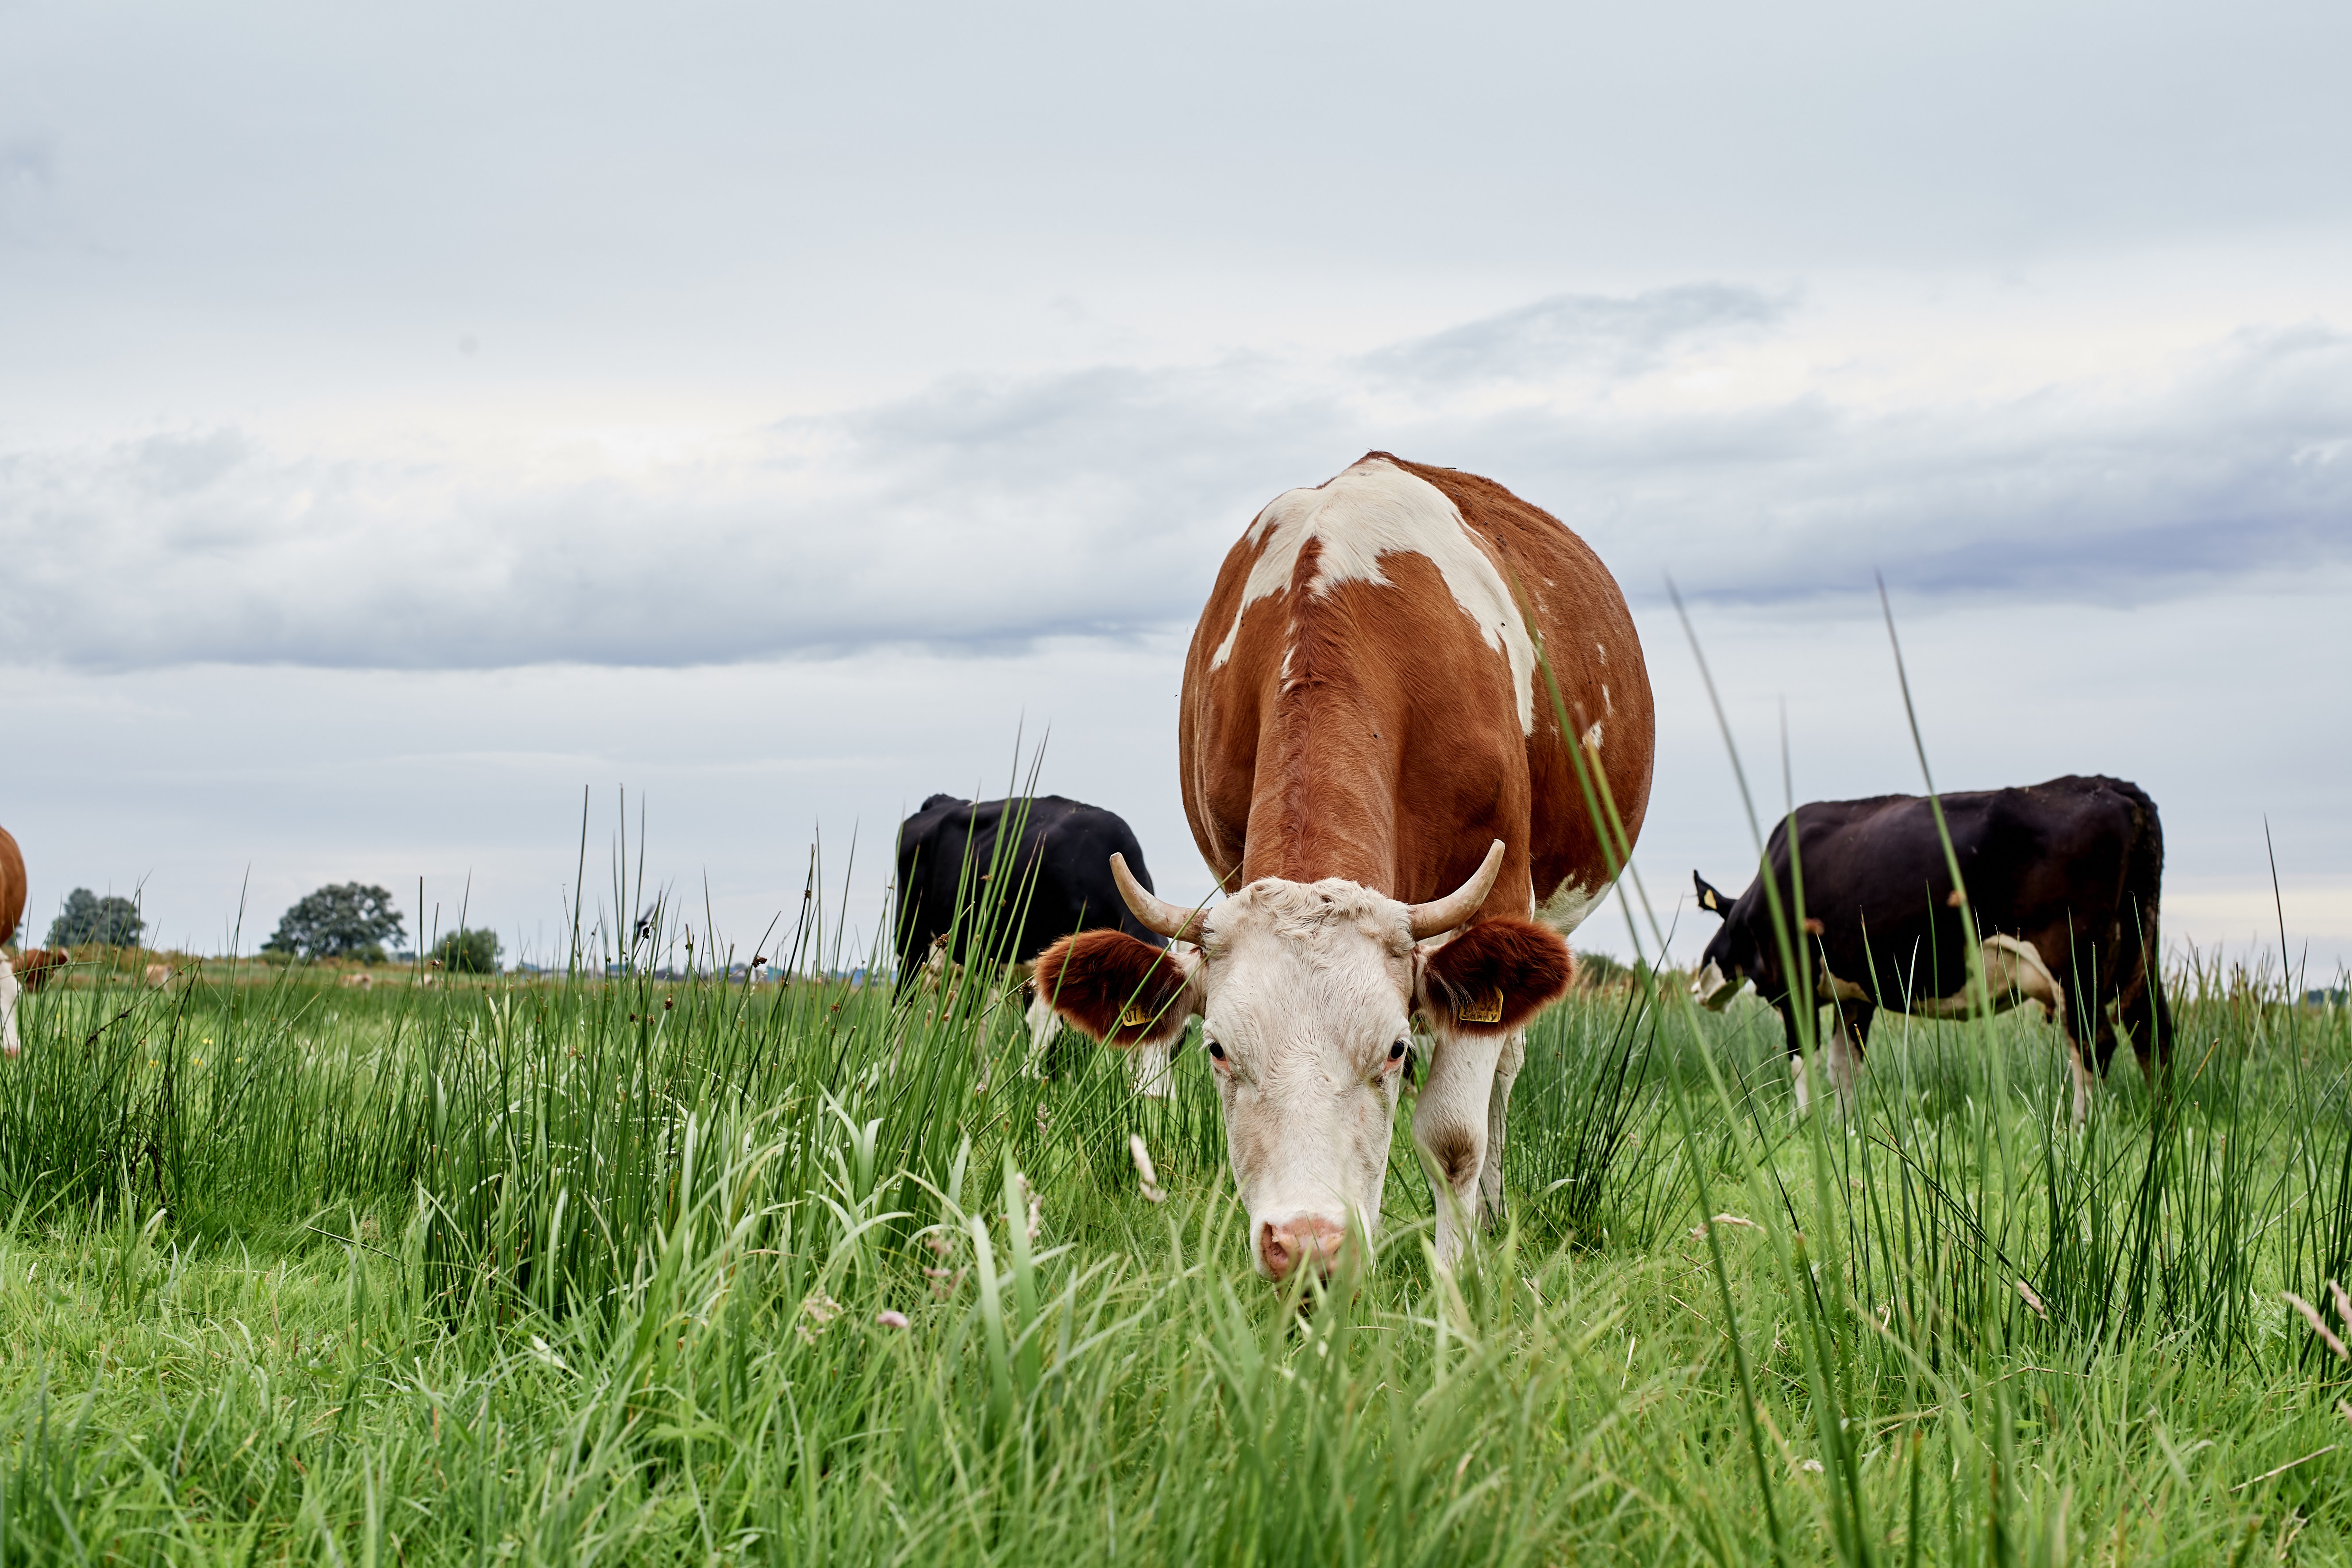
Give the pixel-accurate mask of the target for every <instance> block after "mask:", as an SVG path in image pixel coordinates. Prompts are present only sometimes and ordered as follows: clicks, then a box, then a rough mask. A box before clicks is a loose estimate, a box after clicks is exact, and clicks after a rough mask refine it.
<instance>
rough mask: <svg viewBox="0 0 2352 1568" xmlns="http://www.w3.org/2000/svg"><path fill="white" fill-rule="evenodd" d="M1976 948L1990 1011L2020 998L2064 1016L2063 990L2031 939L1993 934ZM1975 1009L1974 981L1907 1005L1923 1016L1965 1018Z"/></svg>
mask: <svg viewBox="0 0 2352 1568" xmlns="http://www.w3.org/2000/svg"><path fill="white" fill-rule="evenodd" d="M1978 951H1979V952H1980V953H1982V954H1983V957H1984V976H1985V989H1986V990H1987V991H1988V992H1990V994H1991V1000H1992V1010H1993V1011H1994V1012H1996V1013H2005V1012H2007V1011H2008V1010H2009V1009H2010V1008H2011V1007H2014V1006H2016V1005H2018V1004H2019V1003H2021V1002H2039V1003H2041V1004H2042V1005H2043V1006H2044V1007H2047V1008H2049V1009H2050V1016H2052V1017H2053V1018H2056V1019H2059V1020H2060V1021H2061V1022H2063V1020H2064V1016H2065V1014H2064V1009H2065V1006H2066V994H2065V993H2064V992H2063V991H2062V990H2061V989H2059V985H2058V977H2057V976H2056V975H2054V974H2053V973H2050V966H2049V965H2048V964H2046V963H2042V954H2041V952H2040V951H2039V950H2038V949H2036V948H2035V947H2034V945H2033V944H2032V942H2020V941H2019V940H2018V939H2017V938H2015V937H2013V936H2008V935H2002V934H1995V935H1992V936H1989V937H1987V938H1985V939H1984V942H1983V943H1982V945H1981V946H1980V947H1979V949H1978ZM1976 1010H1977V992H1976V987H1975V986H1974V985H1963V986H1961V987H1960V988H1959V989H1958V991H1955V992H1953V993H1952V994H1950V995H1949V996H1937V997H1933V998H1930V999H1927V1000H1923V1001H1920V1002H1916V1003H1915V1004H1913V1005H1912V1007H1911V1011H1912V1012H1914V1013H1916V1014H1918V1015H1919V1016H1921V1017H1923V1018H1965V1017H1967V1016H1969V1015H1970V1014H1972V1013H1974V1012H1975V1011H1976Z"/></svg>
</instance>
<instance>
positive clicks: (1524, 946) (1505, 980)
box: [1419, 920, 1576, 1035]
mask: <svg viewBox="0 0 2352 1568" xmlns="http://www.w3.org/2000/svg"><path fill="white" fill-rule="evenodd" d="M1575 978H1576V960H1575V958H1574V957H1572V956H1571V955H1570V952H1569V951H1568V939H1567V938H1565V937H1563V936H1561V935H1560V934H1559V932H1558V931H1554V930H1552V929H1551V928H1550V927H1549V926H1539V925H1538V924H1536V923H1535V922H1534V921H1518V920H1491V921H1479V922H1478V923H1477V924H1475V925H1474V926H1472V927H1470V928H1469V929H1468V930H1467V931H1463V932H1462V933H1461V934H1460V935H1459V936H1456V937H1455V938H1454V940H1453V941H1451V942H1447V943H1446V944H1445V945H1444V947H1441V948H1439V949H1437V950H1436V951H1435V952H1431V953H1429V954H1428V955H1427V956H1426V957H1425V958H1423V960H1422V961H1421V983H1420V986H1419V991H1420V997H1421V1006H1422V1010H1423V1012H1424V1013H1426V1014H1428V1015H1429V1016H1430V1018H1431V1021H1432V1022H1433V1023H1435V1024H1436V1025H1438V1026H1439V1027H1441V1028H1444V1029H1445V1030H1447V1031H1448V1032H1450V1033H1454V1034H1463V1035H1501V1034H1507V1033H1509V1032H1510V1031H1511V1030H1513V1029H1517V1028H1519V1027H1521V1026H1524V1025H1525V1024H1526V1023H1527V1021H1528V1019H1530V1018H1532V1017H1534V1016H1536V1015H1537V1014H1538V1013H1540V1012H1542V1011H1543V1010H1544V1009H1545V1008H1546V1007H1548V1006H1549V1005H1551V1004H1552V1003H1554V1002H1557V1001H1559V999H1560V997H1561V996H1563V995H1564V994H1567V991H1568V987H1569V983H1570V981H1572V980H1574V979H1575Z"/></svg>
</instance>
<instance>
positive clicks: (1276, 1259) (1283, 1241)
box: [1258, 1215, 1348, 1279]
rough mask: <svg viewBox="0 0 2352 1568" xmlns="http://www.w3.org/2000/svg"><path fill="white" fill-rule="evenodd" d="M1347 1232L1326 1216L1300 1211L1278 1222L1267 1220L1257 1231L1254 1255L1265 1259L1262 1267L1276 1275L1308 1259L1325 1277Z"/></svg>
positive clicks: (1280, 1274) (1284, 1274) (1275, 1276)
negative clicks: (1303, 1213)
mask: <svg viewBox="0 0 2352 1568" xmlns="http://www.w3.org/2000/svg"><path fill="white" fill-rule="evenodd" d="M1347 1236H1348V1233H1347V1231H1346V1230H1345V1229H1344V1228H1343V1227H1341V1226H1336V1225H1333V1224H1332V1223H1331V1222H1330V1221H1329V1220H1327V1219H1315V1218H1310V1217H1307V1216H1305V1215H1302V1216H1300V1217H1299V1218H1297V1219H1294V1220H1287V1221H1285V1222H1284V1223H1282V1224H1280V1225H1276V1224H1275V1223H1273V1222H1272V1221H1268V1222H1267V1223H1266V1225H1265V1228H1264V1229H1263V1230H1261V1231H1260V1232H1259V1233H1258V1256H1259V1257H1260V1258H1263V1259H1264V1260H1265V1271H1266V1272H1267V1273H1268V1274H1271V1275H1272V1276H1274V1278H1276V1279H1283V1278H1285V1277H1286V1276H1287V1275H1288V1274H1289V1272H1290V1271H1291V1270H1292V1269H1293V1268H1297V1267H1298V1266H1299V1265H1300V1264H1302V1263H1307V1262H1309V1261H1311V1262H1312V1263H1313V1264H1314V1266H1315V1270H1316V1272H1317V1273H1318V1274H1320V1275H1323V1276H1324V1277H1326V1278H1328V1277H1329V1275H1330V1273H1331V1269H1332V1268H1333V1266H1334V1265H1335V1264H1337V1263H1338V1262H1339V1249H1340V1247H1341V1246H1342V1245H1343V1244H1344V1243H1345V1242H1346V1240H1347Z"/></svg>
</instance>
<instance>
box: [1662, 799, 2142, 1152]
mask: <svg viewBox="0 0 2352 1568" xmlns="http://www.w3.org/2000/svg"><path fill="white" fill-rule="evenodd" d="M1942 801H1943V807H1944V821H1945V824H1946V826H1947V827H1948V831H1949V833H1950V835H1951V842H1952V850H1953V852H1954V854H1955V855H1956V856H1957V857H1958V861H1959V868H1960V881H1961V886H1962V887H1963V888H1965V889H1966V897H1965V899H1964V898H1963V896H1962V894H1961V891H1960V890H1959V889H1956V888H1955V887H1954V886H1953V884H1952V872H1951V866H1950V862H1949V861H1948V860H1947V858H1945V853H1944V845H1943V840H1942V839H1941V837H1938V835H1937V831H1936V819H1935V815H1934V812H1933V811H1932V809H1931V808H1930V806H1929V805H1928V803H1927V801H1926V800H1925V799H1923V798H1921V797H1919V796H1917V795H1880V796H1878V797H1877V798H1875V799H1873V800H1830V801H1815V802H1813V803H1811V805H1801V806H1799V807H1798V808H1797V812H1796V824H1797V844H1798V849H1799V854H1798V858H1797V860H1798V863H1797V868H1796V869H1797V871H1798V873H1799V874H1800V876H1799V878H1791V876H1790V865H1789V825H1788V824H1787V823H1786V822H1783V823H1781V824H1780V826H1778V827H1775V828H1774V829H1773V830H1772V837H1771V841H1770V843H1769V845H1768V846H1767V847H1766V849H1765V859H1766V863H1767V864H1768V865H1769V866H1770V868H1771V869H1772V879H1773V883H1774V885H1775V886H1776V887H1777V889H1779V893H1780V908H1781V910H1782V918H1783V919H1784V920H1788V921H1795V920H1797V919H1798V918H1800V917H1799V913H1798V907H1797V898H1796V893H1797V887H1796V884H1797V881H1798V880H1800V879H1801V881H1802V883H1803V888H1804V907H1803V910H1802V917H1801V918H1802V920H1803V927H1802V930H1801V931H1793V932H1791V935H1792V936H1793V937H1794V938H1795V939H1796V944H1799V945H1801V950H1802V951H1803V952H1805V953H1806V954H1807V955H1808V958H1809V959H1810V961H1811V965H1812V969H1813V974H1812V995H1813V998H1814V1001H1815V1003H1816V1005H1820V1004H1830V1005H1834V1007H1835V1008H1836V1016H1835V1019H1834V1020H1833V1024H1832V1030H1831V1035H1830V1038H1829V1040H1828V1042H1827V1043H1826V1045H1825V1046H1824V1047H1823V1049H1822V1058H1823V1060H1824V1065H1825V1066H1826V1067H1827V1068H1828V1071H1829V1076H1830V1081H1831V1083H1832V1085H1833V1086H1834V1087H1835V1088H1836V1089H1837V1090H1838V1093H1839V1095H1840V1096H1841V1098H1851V1096H1852V1093H1853V1072H1854V1064H1855V1059H1856V1058H1859V1057H1860V1055H1861V1053H1862V1051H1863V1048H1864V1045H1865V1044H1866V1043H1867V1041H1868V1039H1869V1035H1870V1021H1871V1018H1872V1016H1873V1015H1874V1013H1875V1012H1876V1011H1877V1010H1878V1009H1879V1008H1881V1007H1887V1008H1892V1009H1894V1010H1895V1011H1897V1012H1903V1013H1912V1014H1917V1015H1919V1016H1926V1017H1944V1018H1948V1017H1958V1016H1966V1015H1967V1014H1969V1013H1970V1012H1971V1011H1973V1010H1974V1008H1975V1006H1976V1004H1977V997H1976V995H1975V994H1974V993H1973V990H1972V988H1971V984H1970V981H1969V965H1968V956H1967V942H1968V935H1967V927H1966V925H1965V924H1964V923H1963V921H1962V919H1961V913H1962V906H1963V904H1965V905H1966V908H1967V910H1968V913H1969V915H1971V916H1972V917H1973V918H1974V923H1975V928H1976V933H1977V937H1978V941H1979V948H1980V951H1981V952H1982V954H1983V963H1984V973H1985V980H1986V984H1987V989H1988V991H1989V992H1990V999H1991V1001H1992V1004H1993V1006H1994V1007H1995V1009H1996V1010H1998V1009H2000V1008H2004V1007H2009V1006H2012V1005H2015V1004H2016V1003H2018V1002H2020V1001H2024V1000H2031V1001H2036V1002H2040V1003H2042V1005H2044V1006H2046V1007H2048V1008H2049V1009H2050V1012H2051V1014H2052V1016H2053V1017H2054V1018H2055V1019H2056V1020H2057V1022H2058V1025H2059V1026H2060V1027H2061V1028H2063V1030H2064V1031H2065V1034H2066V1044H2067V1049H2068V1053H2069V1057H2070V1058H2071V1062H2072V1066H2073V1069H2074V1119H2075V1120H2076V1121H2082V1120H2083V1119H2084V1117H2086V1116H2087V1115H2088V1114H2089V1113H2090V1105H2091V1067H2090V1066H2089V1065H2086V1064H2085V1062H2084V1051H2083V1047H2084V1040H2085V1037H2086V1036H2087V1037H2089V1040H2090V1043H2091V1045H2092V1047H2093V1060H2094V1063H2095V1066H2096V1067H2097V1068H2099V1069H2100V1070H2101V1071H2104V1070H2105V1068H2106V1065H2107V1062H2108V1059H2109V1058H2112V1057H2113V1056H2114V1054H2115V1049H2116V1024H2117V1023H2118V1022H2120V1023H2121V1025H2122V1026H2123V1027H2124V1028H2125V1029H2126V1030H2127V1031H2128V1032H2129V1033H2130V1036H2131V1042H2132V1048H2133V1050H2134V1051H2135V1052H2136V1053H2137V1056H2138V1058H2139V1063H2140V1070H2141V1071H2142V1072H2143V1073H2151V1072H2152V1062H2153V1064H2154V1068H2155V1069H2156V1070H2160V1068H2161V1067H2162V1066H2163V1065H2164V1064H2168V1062H2169V1060H2170V1058H2171V1054H2172V1014H2171V1011H2170V1010H2169V1009H2168V1007H2167V1006H2166V1005H2165V1000H2164V985H2163V976H2162V974H2161V973H2160V972H2159V968H2158V961H2159V957H2160V953H2161V951H2162V950H2161V949H2160V948H2159V946H2158V942H2157V901H2158V890H2159V886H2160V884H2161V882H2162V880H2163V876H2164V830H2163V828H2162V826H2160V825H2159V824H2158V821H2157V816H2156V803H2155V802H2154V801H2152V800H2150V799H2148V798H2147V795H2145V794H2143V793H2142V792H2141V791H2140V790H2139V789H2138V788H2137V786H2136V785H2133V784H2126V783H2124V782H2123V781H2122V780H2120V779H2109V778H2074V777H2067V778H2062V779H2052V780H2051V781H2050V782H2049V783H2048V784H2030V785H2027V786H2026V787H2025V788H2022V789H1996V790H1976V791H1971V792H1969V793H1967V794H1962V795H1945V796H1943V797H1942ZM1692 880H1693V881H1694V882H1696V884H1697V887H1698V901H1699V907H1700V908H1702V909H1705V910H1712V911H1714V912H1715V913H1717V914H1718V915H1720V916H1722V917H1723V929H1722V930H1721V931H1717V932H1716V935H1715V940H1714V941H1713V942H1709V943H1707V945H1706V952H1705V953H1704V954H1702V955H1701V966H1700V969H1699V973H1698V977H1697V978H1696V980H1694V981H1693V982H1692V984H1691V989H1692V992H1693V994H1695V995H1696V996H1697V998H1698V1000H1699V1002H1700V1003H1701V1004H1702V1005H1705V1006H1707V1007H1710V1008H1720V1007H1722V1006H1723V1005H1725V1004H1726V1003H1727V1002H1729V1001H1730V1000H1731V998H1732V996H1733V995H1734V994H1736V993H1737V992H1738V989H1739V986H1740V983H1741V982H1742V981H1753V982H1754V983H1755V984H1756V990H1757V993H1758V994H1759V995H1761V996H1762V997H1763V998H1764V999H1765V1000H1766V1001H1768V1002H1769V1003H1771V1004H1772V1005H1774V1006H1775V1007H1777V1008H1779V1009H1780V1020H1781V1023H1782V1024H1783V1025H1784V1026H1786V1028H1787V1031H1788V1036H1789V1052H1790V1058H1791V1065H1792V1066H1793V1067H1794V1068H1795V1069H1796V1072H1797V1103H1798V1105H1799V1107H1800V1108H1802V1107H1803V1105H1804V1103H1805V1100H1806V1098H1807V1096H1806V1085H1805V1077H1804V1069H1803V1065H1802V1062H1801V1058H1800V1057H1799V1051H1798V1046H1797V1040H1798V1035H1797V1013H1796V1009H1797V1007H1798V1005H1799V1003H1798V1002H1797V1000H1796V996H1797V994H1798V993H1797V987H1796V985H1795V984H1794V979H1793V977H1792V976H1790V974H1789V973H1787V972H1786V967H1785V965H1784V963H1783V960H1782V957H1781V954H1782V946H1781V942H1780V938H1779V936H1778V935H1777V933H1776V930H1775V927H1774V923H1773V914H1772V909H1771V905H1770V903H1769V894H1768V892H1767V891H1766V889H1765V883H1764V879H1763V877H1762V876H1761V875H1759V876H1758V877H1757V879H1756V880H1755V881H1754V882H1752V883H1751V884H1749V886H1748V890H1747V891H1746V892H1744V893H1742V894H1740V895H1739V897H1738V900H1729V899H1726V898H1725V897H1724V896H1723V895H1722V894H1721V893H1719V892H1717V890H1716V889H1713V888H1711V887H1709V886H1707V884H1706V879H1703V878H1701V877H1699V876H1698V874H1697V873H1696V872H1693V873H1692ZM2110 1006H2113V1008H2114V1009H2115V1012H2116V1018H2112V1019H2111V1018H2110V1017H2109V1016H2108V1009H2109V1007H2110ZM2149 1081H2150V1082H2151V1083H2154V1082H2157V1081H2158V1079H2156V1078H2154V1077H2153V1076H2151V1077H2150V1080H2149Z"/></svg>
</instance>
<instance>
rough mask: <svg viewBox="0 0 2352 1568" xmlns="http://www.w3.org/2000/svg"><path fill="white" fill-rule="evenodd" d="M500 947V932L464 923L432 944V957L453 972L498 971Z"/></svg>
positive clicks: (490, 972)
mask: <svg viewBox="0 0 2352 1568" xmlns="http://www.w3.org/2000/svg"><path fill="white" fill-rule="evenodd" d="M433 958H434V961H435V962H436V963H439V964H440V965H441V967H442V968H444V969H446V970H447V971H448V972H449V973H452V974H496V973H498V972H499V933H498V932H496V931H492V930H490V928H489V927H488V926H483V927H481V928H480V929H479V930H477V931H468V930H467V929H466V928H464V927H462V926H461V927H459V928H458V929H457V930H456V931H451V932H450V933H449V934H448V935H446V936H445V937H443V938H442V939H441V940H440V941H439V942H435V943H434V944H433Z"/></svg>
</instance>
